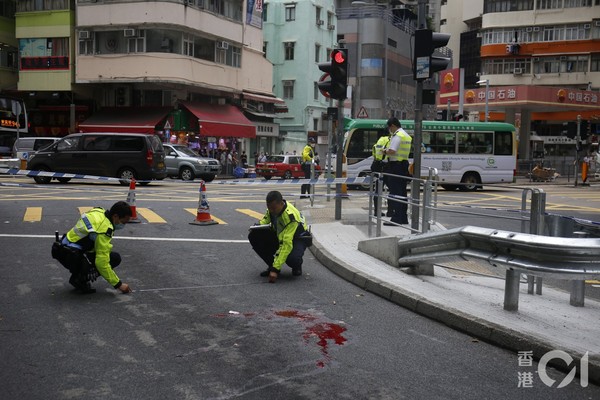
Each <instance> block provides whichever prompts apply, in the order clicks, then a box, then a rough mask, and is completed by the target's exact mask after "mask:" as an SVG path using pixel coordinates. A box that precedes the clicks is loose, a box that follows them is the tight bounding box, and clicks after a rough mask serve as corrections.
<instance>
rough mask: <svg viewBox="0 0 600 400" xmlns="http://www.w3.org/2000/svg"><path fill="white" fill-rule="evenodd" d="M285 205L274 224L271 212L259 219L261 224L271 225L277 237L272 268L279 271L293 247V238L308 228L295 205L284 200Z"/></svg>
mask: <svg viewBox="0 0 600 400" xmlns="http://www.w3.org/2000/svg"><path fill="white" fill-rule="evenodd" d="M284 202H285V207H284V208H283V211H282V212H281V215H279V216H277V218H276V220H277V221H276V224H277V225H276V226H275V225H274V222H275V221H273V219H272V218H271V213H269V212H268V211H267V212H266V214H265V215H264V216H263V217H262V219H261V220H260V222H259V223H260V224H261V225H267V224H270V225H271V229H272V230H274V231H275V233H276V234H277V239H279V248H278V249H277V252H276V253H275V260H274V261H273V268H275V269H277V270H279V271H281V266H282V265H283V264H284V263H285V260H287V258H288V255H289V254H290V253H291V251H292V248H293V247H294V238H297V237H298V236H299V235H300V234H301V233H302V232H304V231H306V230H308V227H307V225H306V221H305V220H304V216H303V215H302V213H301V212H300V211H298V209H297V208H296V207H294V206H293V205H291V204H290V203H288V202H287V201H285V200H284Z"/></svg>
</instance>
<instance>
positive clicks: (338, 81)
mask: <svg viewBox="0 0 600 400" xmlns="http://www.w3.org/2000/svg"><path fill="white" fill-rule="evenodd" d="M319 69H320V70H321V71H323V72H325V73H324V74H323V76H321V79H320V80H319V84H318V85H319V90H320V91H321V94H323V96H325V97H328V98H332V99H336V100H344V99H345V98H346V88H347V87H348V53H347V50H346V49H335V50H333V51H332V52H331V60H330V62H327V63H319Z"/></svg>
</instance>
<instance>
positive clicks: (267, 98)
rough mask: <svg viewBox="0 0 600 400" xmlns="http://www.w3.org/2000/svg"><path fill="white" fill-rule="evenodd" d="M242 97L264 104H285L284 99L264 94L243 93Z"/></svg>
mask: <svg viewBox="0 0 600 400" xmlns="http://www.w3.org/2000/svg"><path fill="white" fill-rule="evenodd" d="M242 95H243V96H244V99H246V100H254V101H261V102H263V103H274V104H285V101H284V100H283V99H280V98H279V97H275V96H267V95H264V94H258V93H250V92H243V93H242Z"/></svg>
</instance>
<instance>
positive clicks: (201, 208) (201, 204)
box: [190, 181, 218, 225]
mask: <svg viewBox="0 0 600 400" xmlns="http://www.w3.org/2000/svg"><path fill="white" fill-rule="evenodd" d="M190 224H191V225H216V224H218V222H217V221H215V220H214V219H212V217H211V216H210V207H209V206H208V200H206V185H205V184H204V181H200V199H199V200H198V212H197V213H196V219H195V220H194V221H192V222H190Z"/></svg>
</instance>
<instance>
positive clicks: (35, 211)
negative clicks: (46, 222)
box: [23, 207, 42, 222]
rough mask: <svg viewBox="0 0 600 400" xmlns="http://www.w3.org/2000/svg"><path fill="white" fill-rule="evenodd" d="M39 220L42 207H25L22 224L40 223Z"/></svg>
mask: <svg viewBox="0 0 600 400" xmlns="http://www.w3.org/2000/svg"><path fill="white" fill-rule="evenodd" d="M41 220H42V207H27V209H26V210H25V215H24V216H23V221H24V222H40V221H41Z"/></svg>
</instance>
